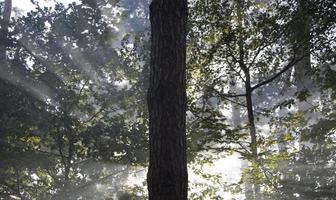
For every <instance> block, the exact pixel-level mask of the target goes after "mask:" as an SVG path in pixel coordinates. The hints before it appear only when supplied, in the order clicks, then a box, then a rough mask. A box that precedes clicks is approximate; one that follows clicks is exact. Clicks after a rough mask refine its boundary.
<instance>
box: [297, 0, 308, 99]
mask: <svg viewBox="0 0 336 200" xmlns="http://www.w3.org/2000/svg"><path fill="white" fill-rule="evenodd" d="M297 4H298V19H297V21H296V23H295V24H296V25H295V27H294V30H293V31H294V48H296V51H295V54H296V57H297V58H302V59H301V60H300V61H299V62H298V63H297V64H296V65H295V66H294V70H295V71H294V72H295V73H294V75H295V82H296V86H297V89H298V91H299V92H300V91H301V90H302V89H304V88H305V87H306V84H307V78H306V77H307V74H308V73H309V72H310V71H311V61H310V60H311V58H310V57H311V56H310V17H309V12H308V8H307V7H308V1H307V0H297Z"/></svg>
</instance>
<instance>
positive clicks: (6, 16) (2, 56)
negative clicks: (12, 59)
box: [0, 0, 12, 63]
mask: <svg viewBox="0 0 336 200" xmlns="http://www.w3.org/2000/svg"><path fill="white" fill-rule="evenodd" d="M11 14H12V0H5V2H4V8H3V13H2V19H1V30H0V34H1V37H0V38H1V40H2V42H1V43H2V44H1V47H0V61H1V62H2V63H3V61H4V60H6V44H4V43H3V42H4V41H7V37H8V26H9V22H10V17H11Z"/></svg>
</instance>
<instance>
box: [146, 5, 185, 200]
mask: <svg viewBox="0 0 336 200" xmlns="http://www.w3.org/2000/svg"><path fill="white" fill-rule="evenodd" d="M150 21H151V32H152V38H151V42H152V44H151V45H152V46H151V70H150V85H149V91H148V109H149V143H150V161H149V170H148V175H147V176H148V177H147V182H148V191H149V199H150V200H153V199H155V200H164V199H167V200H168V199H170V200H182V199H187V189H188V184H187V183H188V175H187V158H186V125H185V124H186V80H185V77H186V21H187V0H153V1H152V3H151V5H150Z"/></svg>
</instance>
